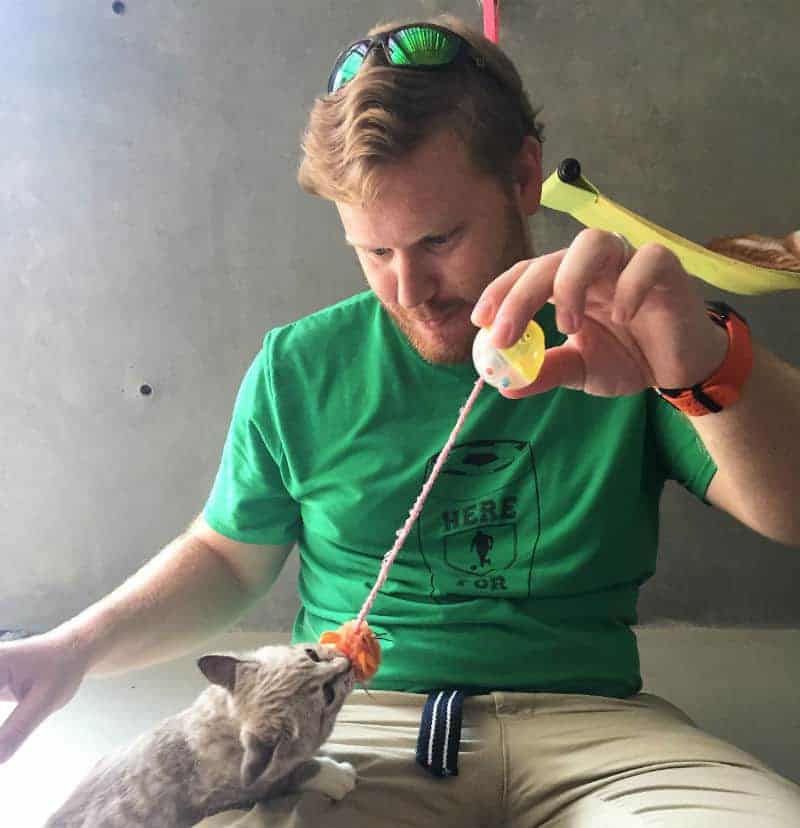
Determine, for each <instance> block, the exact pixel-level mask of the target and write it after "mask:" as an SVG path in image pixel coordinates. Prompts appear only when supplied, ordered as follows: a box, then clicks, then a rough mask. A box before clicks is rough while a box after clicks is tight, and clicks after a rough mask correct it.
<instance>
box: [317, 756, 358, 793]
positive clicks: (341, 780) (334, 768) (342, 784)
mask: <svg viewBox="0 0 800 828" xmlns="http://www.w3.org/2000/svg"><path fill="white" fill-rule="evenodd" d="M357 779H358V775H357V774H356V769H355V768H354V767H353V766H352V765H351V764H350V763H349V762H333V761H331V762H330V764H328V763H327V762H326V763H325V765H324V766H323V768H322V770H321V772H320V774H319V775H318V776H317V778H316V779H315V780H314V781H315V783H316V788H317V790H318V791H320V792H321V793H324V794H325V795H326V796H329V797H330V798H331V799H335V800H337V801H338V800H340V799H344V798H345V797H346V796H347V794H349V793H350V792H351V791H352V790H353V789H354V788H355V786H356V780H357Z"/></svg>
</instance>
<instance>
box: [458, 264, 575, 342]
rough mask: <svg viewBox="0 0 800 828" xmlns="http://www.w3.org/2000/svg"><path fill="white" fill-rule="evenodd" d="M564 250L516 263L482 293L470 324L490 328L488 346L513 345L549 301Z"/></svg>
mask: <svg viewBox="0 0 800 828" xmlns="http://www.w3.org/2000/svg"><path fill="white" fill-rule="evenodd" d="M566 252H567V251H566V250H558V251H556V252H555V253H548V254H547V255H545V256H539V257H538V258H536V259H526V260H524V261H522V262H517V264H515V265H514V266H513V267H511V268H509V269H508V270H507V271H506V272H505V273H503V274H501V275H500V276H498V277H497V278H496V279H495V280H494V281H493V282H492V283H491V284H489V285H488V286H487V287H486V289H485V290H484V291H483V293H482V294H481V297H480V299H479V300H478V302H477V304H476V305H475V308H474V309H473V311H472V322H473V323H474V324H475V325H478V326H479V327H484V328H485V327H488V326H489V325H491V326H492V339H491V343H492V345H494V346H495V347H497V348H506V347H508V346H510V345H513V344H514V342H516V341H517V340H518V339H519V338H520V337H521V336H522V333H523V331H524V330H525V326H526V325H527V324H528V322H529V321H530V320H531V319H532V318H533V316H534V315H535V314H536V312H537V311H538V310H539V309H540V308H541V307H542V305H544V303H545V302H547V300H548V299H549V298H550V296H551V295H552V291H553V278H554V277H555V274H556V272H557V270H558V266H559V264H560V263H561V260H562V259H563V258H564V255H565V254H566Z"/></svg>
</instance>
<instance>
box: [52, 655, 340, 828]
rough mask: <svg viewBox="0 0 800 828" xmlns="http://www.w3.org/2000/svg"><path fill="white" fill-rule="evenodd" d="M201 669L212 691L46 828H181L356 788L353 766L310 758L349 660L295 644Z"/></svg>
mask: <svg viewBox="0 0 800 828" xmlns="http://www.w3.org/2000/svg"><path fill="white" fill-rule="evenodd" d="M198 666H199V667H200V669H201V670H202V672H203V673H204V675H205V676H206V678H208V680H209V681H210V682H211V683H212V686H211V687H209V688H208V689H206V690H205V691H203V693H201V694H200V696H199V697H198V698H197V699H196V701H195V702H194V704H192V706H191V707H189V708H187V709H186V710H184V711H183V712H181V713H178V714H177V715H176V716H172V717H170V718H169V719H166V720H165V721H163V722H162V723H161V724H159V725H157V726H156V727H155V728H154V729H153V730H151V731H149V732H148V733H145V734H144V735H143V736H140V737H139V738H138V739H137V740H136V741H135V742H134V743H133V744H131V745H130V746H128V747H125V748H123V749H121V750H119V751H117V752H115V753H113V754H111V755H110V756H108V757H106V758H105V759H102V760H101V761H100V762H98V764H97V765H96V766H95V767H94V769H93V770H92V771H91V773H90V775H89V776H88V778H87V779H85V780H84V781H83V782H82V783H81V784H80V785H79V786H78V788H77V789H76V790H75V791H74V793H73V794H72V796H70V798H69V799H68V800H67V801H66V803H65V804H64V805H63V806H62V807H61V808H60V809H59V810H58V811H57V812H56V813H55V814H54V815H53V816H52V817H51V818H50V819H49V821H48V822H47V826H46V828H79V826H80V828H100V826H102V828H116V826H125V827H126V828H132V826H147V828H180V827H181V826H190V825H194V824H195V823H196V822H199V821H200V820H201V819H203V818H204V817H206V816H211V815H212V814H215V813H218V812H219V811H224V810H228V809H230V808H247V807H249V806H251V805H253V804H254V803H255V802H256V801H258V800H261V799H264V798H268V797H272V796H277V795H280V794H283V793H287V792H289V791H293V790H295V791H296V790H315V791H320V792H322V793H324V794H327V795H328V796H330V797H332V798H334V799H341V798H342V797H344V796H345V795H346V794H347V793H349V792H350V791H351V790H352V789H353V787H354V786H355V781H356V774H355V770H354V769H353V767H352V765H349V764H347V763H339V762H334V761H333V760H332V759H330V758H327V757H318V758H314V754H315V753H316V751H317V750H318V748H319V747H320V745H321V744H322V743H323V742H324V741H325V740H326V739H327V738H328V736H330V733H331V730H332V729H333V723H334V720H335V718H336V715H337V714H338V712H339V709H340V708H341V706H342V703H343V702H344V699H345V697H346V696H347V695H348V693H349V692H350V691H351V690H352V689H353V684H354V678H353V671H352V669H351V667H350V662H349V661H348V660H347V658H345V657H344V656H342V655H340V654H339V653H337V652H336V651H335V650H334V649H333V648H332V647H330V646H326V645H321V644H297V645H294V646H287V647H262V648H261V649H259V650H256V651H255V652H254V653H252V654H249V655H247V656H246V657H242V658H234V657H233V656H227V655H207V656H204V657H203V658H201V659H200V660H199V661H198Z"/></svg>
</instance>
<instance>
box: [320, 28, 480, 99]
mask: <svg viewBox="0 0 800 828" xmlns="http://www.w3.org/2000/svg"><path fill="white" fill-rule="evenodd" d="M379 46H380V47H381V48H382V49H383V53H384V55H385V57H386V61H387V62H388V64H389V66H394V67H397V68H398V69H438V68H441V67H443V66H452V65H453V64H454V63H456V62H457V61H461V60H469V61H471V62H472V63H473V64H474V65H475V66H478V67H479V68H481V69H482V68H484V67H485V63H486V62H485V60H484V58H483V57H482V56H481V55H479V54H477V53H476V52H475V51H474V50H473V48H472V46H470V45H469V43H468V42H467V41H466V40H464V38H463V37H461V36H460V35H457V34H456V33H455V32H451V31H450V29H445V28H443V27H442V26H434V25H433V24H431V23H410V24H408V25H405V26H398V27H397V28H396V29H390V30H389V31H387V32H382V33H381V34H379V35H375V37H368V38H364V39H363V40H357V41H355V43H351V44H350V45H349V46H348V47H347V48H346V49H343V50H342V51H341V52H340V53H339V56H338V57H337V58H336V62H335V63H334V64H333V69H332V70H331V74H330V76H329V77H328V94H329V95H330V94H333V93H334V92H337V91H338V90H339V89H341V88H342V87H343V86H345V85H346V84H348V83H349V82H350V81H351V80H353V78H354V77H355V76H356V75H357V74H358V71H359V69H361V67H362V66H363V65H364V61H365V60H366V59H367V56H368V55H369V54H370V52H372V51H373V50H374V49H377V48H378V47H379Z"/></svg>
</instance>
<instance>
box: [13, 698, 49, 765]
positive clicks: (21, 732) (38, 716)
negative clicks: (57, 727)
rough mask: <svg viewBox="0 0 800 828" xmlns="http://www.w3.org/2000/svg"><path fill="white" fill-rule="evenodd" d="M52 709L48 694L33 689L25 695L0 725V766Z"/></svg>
mask: <svg viewBox="0 0 800 828" xmlns="http://www.w3.org/2000/svg"><path fill="white" fill-rule="evenodd" d="M51 709H52V704H51V701H50V697H49V692H48V691H47V690H45V689H42V688H34V689H33V690H31V691H30V692H29V693H28V694H27V695H25V696H24V697H23V698H22V700H21V701H20V703H19V704H18V705H17V706H16V707H15V708H14V710H12V711H11V715H10V716H9V717H8V718H7V719H6V720H5V721H4V722H3V724H2V725H0V764H2V763H3V762H5V761H6V760H7V759H9V758H11V756H13V755H14V754H15V753H16V752H17V750H18V749H19V747H20V746H21V745H22V743H23V742H24V741H25V740H26V739H27V738H28V736H30V735H31V733H33V731H34V730H36V728H37V727H38V726H39V725H40V724H41V723H42V722H43V721H44V720H45V719H46V718H47V716H48V715H49V714H50V712H51Z"/></svg>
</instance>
